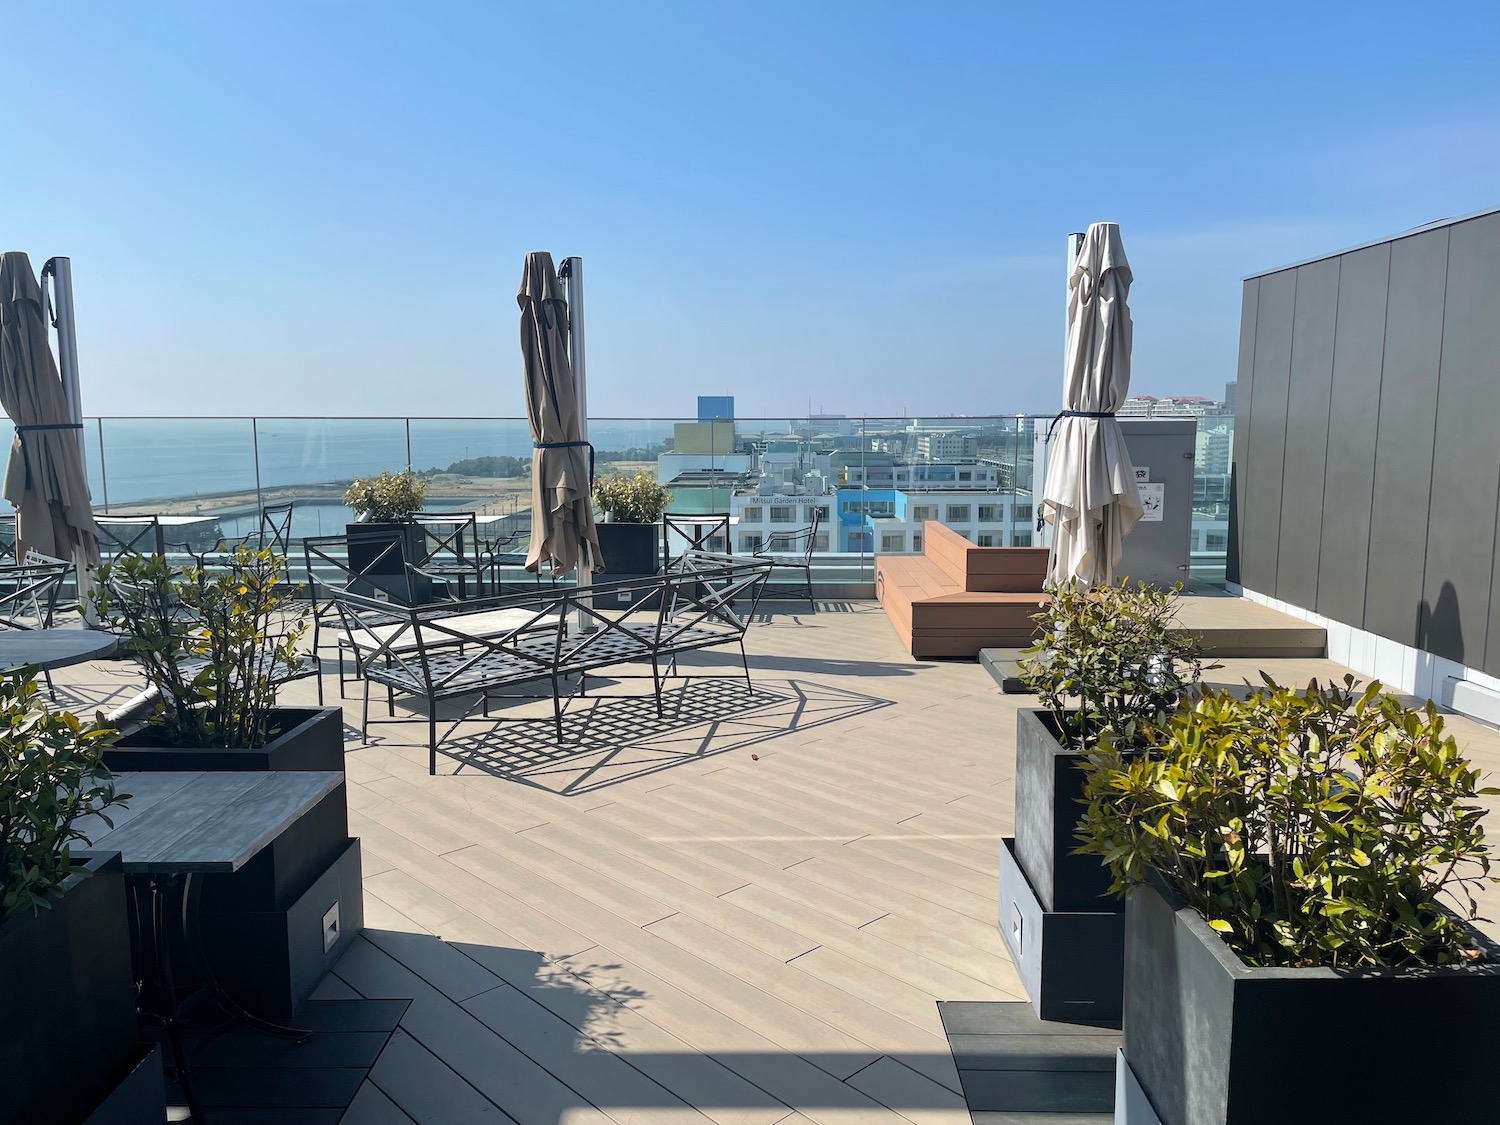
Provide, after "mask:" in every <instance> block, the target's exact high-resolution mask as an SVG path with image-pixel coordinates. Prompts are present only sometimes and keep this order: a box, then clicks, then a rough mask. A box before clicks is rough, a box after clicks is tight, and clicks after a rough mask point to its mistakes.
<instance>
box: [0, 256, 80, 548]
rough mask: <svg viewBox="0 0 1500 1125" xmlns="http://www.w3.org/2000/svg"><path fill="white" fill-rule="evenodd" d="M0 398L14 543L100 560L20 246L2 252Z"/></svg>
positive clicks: (63, 401) (72, 423) (72, 433)
mask: <svg viewBox="0 0 1500 1125" xmlns="http://www.w3.org/2000/svg"><path fill="white" fill-rule="evenodd" d="M0 406H3V407H4V408H5V413H6V414H8V415H9V416H10V419H11V421H12V422H14V423H15V424H16V437H15V441H14V442H13V443H12V445H11V450H10V464H9V466H8V467H7V469H6V472H5V485H4V492H5V498H6V499H7V500H9V501H10V502H11V504H12V505H13V506H14V507H15V509H16V513H17V521H16V539H17V542H18V549H19V546H20V544H24V545H25V546H26V547H29V548H32V549H34V550H37V551H40V552H41V553H42V554H44V555H51V556H52V557H53V558H58V559H72V558H75V557H81V558H83V559H84V560H85V561H86V562H87V563H95V562H98V560H99V533H98V528H97V527H96V526H95V524H94V513H93V505H92V503H91V500H90V497H89V486H88V477H87V476H86V475H85V473H84V466H83V453H82V449H81V443H80V442H79V440H78V437H77V432H76V431H77V430H78V429H79V425H78V422H77V420H76V419H73V418H72V417H70V413H69V410H68V405H67V397H66V395H65V394H64V392H63V385H62V379H61V378H60V377H59V376H58V373H57V365H56V364H55V363H54V362H53V360H52V349H51V347H50V346H49V345H48V343H47V322H46V319H45V316H44V314H43V312H42V290H41V286H40V285H38V284H37V279H36V274H35V273H33V272H32V269H31V261H30V259H29V258H27V256H26V255H25V254H22V253H20V252H19V251H11V252H9V253H7V254H4V255H0Z"/></svg>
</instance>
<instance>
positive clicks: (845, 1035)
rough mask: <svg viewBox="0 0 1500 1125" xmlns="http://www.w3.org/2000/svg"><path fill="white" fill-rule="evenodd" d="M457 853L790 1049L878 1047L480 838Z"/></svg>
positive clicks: (512, 892)
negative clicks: (530, 872)
mask: <svg viewBox="0 0 1500 1125" xmlns="http://www.w3.org/2000/svg"><path fill="white" fill-rule="evenodd" d="M453 860H454V862H455V863H458V864H460V865H461V866H462V867H463V868H464V869H465V870H468V871H470V872H471V873H473V874H475V875H477V876H478V877H479V878H481V879H483V880H485V881H486V882H490V883H492V884H493V885H494V886H495V887H496V889H498V890H501V891H503V892H504V893H506V894H508V895H509V896H511V897H513V898H515V899H518V900H521V901H529V902H531V903H532V905H533V906H535V907H536V908H538V909H541V910H545V911H546V912H547V913H549V914H551V915H552V916H553V917H556V918H558V919H559V920H560V921H562V922H563V923H564V924H570V925H576V926H579V927H580V928H583V929H587V930H588V931H589V932H590V933H591V934H592V935H594V936H596V937H597V938H598V939H599V940H600V941H601V942H602V943H607V944H609V945H610V946H611V947H613V948H616V949H621V950H623V951H624V952H626V953H627V954H629V955H630V956H631V957H632V958H633V959H634V960H636V961H637V962H639V963H641V964H643V965H645V966H647V967H648V968H650V969H651V970H652V971H653V972H657V973H660V974H661V975H662V976H665V977H668V978H670V979H673V980H676V981H678V982H679V983H680V984H681V985H682V986H683V987H684V988H685V989H687V990H689V991H696V992H697V993H698V994H699V995H701V996H708V997H713V998H714V999H715V1001H716V1002H717V1003H718V1004H720V1005H721V1006H722V1007H723V1009H724V1011H725V1012H726V1013H728V1014H729V1015H731V1016H732V1017H733V1018H734V1019H736V1020H739V1021H741V1022H743V1023H744V1024H745V1025H746V1026H747V1027H751V1028H753V1029H755V1030H757V1031H759V1032H761V1033H762V1034H764V1035H765V1036H766V1038H768V1039H771V1040H772V1041H773V1042H778V1043H780V1044H781V1045H782V1046H783V1047H784V1048H785V1049H787V1050H791V1051H796V1052H799V1053H803V1054H807V1053H810V1052H816V1051H819V1050H821V1051H824V1052H827V1051H838V1052H843V1053H845V1054H846V1056H847V1057H848V1058H849V1059H850V1061H851V1062H853V1061H858V1060H860V1059H862V1060H863V1061H862V1062H860V1063H859V1065H861V1066H862V1065H867V1064H868V1063H869V1062H872V1061H873V1060H874V1059H875V1058H876V1057H878V1055H879V1053H880V1052H879V1051H871V1050H870V1045H869V1044H867V1043H864V1042H863V1041H862V1040H861V1039H860V1038H858V1037H857V1036H856V1035H855V1034H851V1033H849V1032H845V1031H842V1030H840V1029H839V1028H837V1027H834V1026H833V1025H831V1024H828V1023H826V1022H824V1021H823V1020H820V1019H818V1018H817V1017H815V1016H813V1015H811V1014H810V1013H808V1012H806V1011H805V1010H803V1009H801V1008H798V1007H797V1006H796V1005H795V1004H791V1003H787V1002H784V1001H783V1000H781V999H780V998H778V997H773V996H769V995H768V994H766V993H765V992H764V991H763V990H762V989H759V988H757V987H754V986H753V985H751V984H749V983H747V982H746V981H745V979H744V977H743V975H742V973H741V971H740V969H741V967H740V966H739V965H734V964H727V965H725V964H722V963H721V962H719V961H717V960H714V959H713V957H712V954H711V951H708V950H705V951H702V952H703V953H708V954H709V955H708V956H703V955H701V954H700V953H698V952H694V951H692V950H686V949H682V948H680V947H674V946H673V945H672V943H670V942H668V941H666V940H665V939H664V938H663V937H662V936H661V935H660V934H656V933H652V932H650V931H649V930H645V929H642V928H640V927H637V926H632V925H631V924H630V923H628V922H625V921H624V920H623V919H620V918H619V917H617V916H615V915H613V914H610V913H609V912H608V911H606V910H603V909H601V908H600V907H598V906H597V905H596V904H594V903H591V902H589V901H588V900H587V899H584V898H583V897H582V896H580V895H577V894H575V893H574V892H572V891H570V890H566V889H563V888H560V887H557V886H552V885H543V886H537V885H536V882H537V881H533V880H530V879H527V878H525V877H524V876H518V870H519V869H516V868H515V867H514V865H512V864H509V863H507V862H506V861H505V860H503V859H502V858H501V857H499V856H496V855H495V854H494V853H492V852H489V851H487V850H486V849H484V848H481V847H479V846H478V845H476V846H475V847H472V848H466V849H465V850H463V851H461V852H456V853H454V856H453ZM855 1069H857V1067H856V1068H855ZM840 1077H845V1076H843V1075H841V1076H840Z"/></svg>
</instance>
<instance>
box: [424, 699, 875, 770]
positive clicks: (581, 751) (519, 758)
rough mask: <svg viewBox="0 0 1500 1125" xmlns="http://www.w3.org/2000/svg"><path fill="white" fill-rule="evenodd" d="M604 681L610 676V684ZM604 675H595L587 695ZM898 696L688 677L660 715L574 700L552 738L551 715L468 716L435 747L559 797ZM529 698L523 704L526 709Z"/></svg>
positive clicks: (644, 708)
mask: <svg viewBox="0 0 1500 1125" xmlns="http://www.w3.org/2000/svg"><path fill="white" fill-rule="evenodd" d="M605 682H606V683H607V682H608V681H605ZM598 687H599V681H596V680H595V679H594V678H593V677H590V689H591V691H597V690H598ZM892 705H893V701H891V700H889V699H881V698H879V697H878V696H873V695H865V694H863V693H861V692H855V691H850V690H848V689H846V688H840V687H834V686H831V685H828V684H820V683H811V682H808V681H805V680H794V679H787V680H770V681H762V682H761V684H760V685H759V686H757V687H756V688H755V689H754V691H753V692H752V691H751V690H750V689H749V688H747V687H746V685H745V683H744V681H743V680H740V679H727V678H721V677H717V676H714V677H709V676H686V677H682V678H680V679H676V680H669V681H668V682H667V683H666V684H664V685H663V688H662V711H663V713H662V716H661V717H658V716H657V713H656V702H655V699H654V697H653V696H651V695H603V696H600V695H588V696H581V697H574V698H573V699H572V700H571V701H570V702H569V707H568V713H566V714H565V715H564V717H563V736H564V739H565V741H564V743H563V744H562V745H558V744H557V743H556V742H555V741H554V734H553V727H552V722H551V718H550V707H549V708H548V711H549V714H548V715H547V717H545V718H543V717H542V716H541V715H540V714H539V713H538V712H537V711H536V709H535V708H534V707H533V716H534V717H532V716H506V715H500V716H492V717H491V718H490V719H488V720H485V719H478V718H471V719H467V720H465V721H464V723H463V725H464V726H465V727H473V726H475V725H482V728H483V729H480V730H476V731H474V732H473V733H467V732H464V731H460V730H457V729H451V730H450V732H449V734H448V736H447V738H446V739H445V740H444V741H442V742H441V743H440V744H439V746H438V753H439V754H440V755H443V756H445V757H447V758H449V759H451V760H453V761H455V762H457V763H458V771H457V772H459V773H462V772H464V771H465V770H477V771H479V772H482V773H487V774H490V775H491V776H493V777H500V778H504V779H506V780H507V781H514V782H518V783H520V784H523V785H530V786H532V787H534V788H538V789H545V790H547V791H548V792H552V793H556V794H558V795H559V796H581V795H583V794H587V793H594V792H598V791H599V790H601V789H606V788H608V787H610V786H612V785H621V784H624V783H625V782H630V781H639V780H640V779H642V778H645V777H650V776H652V775H654V774H658V773H661V772H662V771H663V770H668V769H672V768H674V767H677V766H682V765H688V764H690V763H693V762H701V761H704V760H706V759H708V758H712V757H715V756H717V755H719V754H724V753H728V752H729V751H731V750H743V749H746V748H747V747H751V746H757V745H760V744H762V743H765V742H770V741H772V740H774V739H778V738H785V737H787V736H788V735H792V734H798V733H801V732H804V731H808V730H812V729H815V728H817V727H822V726H826V725H828V724H830V723H836V722H843V721H846V720H849V719H853V718H856V717H858V716H860V715H866V714H869V713H870V712H871V711H876V710H879V709H881V708H884V707H890V706H892ZM525 707H526V705H525V704H523V705H522V707H521V708H519V709H525Z"/></svg>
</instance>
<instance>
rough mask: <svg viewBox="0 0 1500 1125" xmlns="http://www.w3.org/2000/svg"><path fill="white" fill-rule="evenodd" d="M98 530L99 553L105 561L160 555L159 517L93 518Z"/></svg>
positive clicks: (160, 534)
mask: <svg viewBox="0 0 1500 1125" xmlns="http://www.w3.org/2000/svg"><path fill="white" fill-rule="evenodd" d="M94 524H95V526H97V527H98V529H99V553H100V555H101V556H103V557H105V558H113V559H117V558H119V557H120V556H122V555H159V554H161V553H162V550H163V548H164V544H163V542H162V531H161V519H160V517H158V516H154V515H150V516H95V517H94Z"/></svg>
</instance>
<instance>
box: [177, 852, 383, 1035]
mask: <svg viewBox="0 0 1500 1125" xmlns="http://www.w3.org/2000/svg"><path fill="white" fill-rule="evenodd" d="M334 907H337V910H338V929H337V932H336V934H334V935H332V940H327V939H328V938H329V935H327V934H326V933H325V929H324V921H323V920H324V918H325V917H326V916H327V915H328V913H329V911H330V910H331V909H333V908H334ZM200 923H201V927H202V932H203V944H204V949H205V951H206V954H207V956H208V958H209V964H210V967H211V968H212V969H213V972H214V975H215V976H216V977H217V978H218V980H219V983H220V984H221V985H223V987H224V990H225V991H226V992H228V993H229V995H231V996H232V997H234V998H235V999H236V1000H238V1001H239V1002H240V1003H241V1004H243V1005H244V1006H245V1007H246V1008H247V1009H248V1010H250V1011H252V1012H254V1013H256V1014H257V1015H262V1016H270V1017H272V1018H278V1017H279V1018H287V1017H290V1016H292V1013H293V1012H294V1010H295V1009H296V1007H297V1006H298V1005H299V1004H300V1003H302V1001H304V1000H306V999H307V997H308V996H309V994H311V992H312V990H313V989H314V988H316V987H317V985H318V982H319V981H320V980H322V979H323V977H324V975H325V974H326V973H327V972H328V970H329V969H331V968H332V967H333V964H334V962H335V961H337V960H338V959H339V957H341V956H342V955H343V952H344V950H345V949H346V948H347V947H348V944H349V942H350V941H352V940H353V938H354V936H355V935H356V934H358V933H359V931H360V930H361V929H362V928H363V927H364V887H363V882H362V878H361V863H360V849H359V841H358V840H357V839H345V841H344V846H343V848H342V849H340V851H339V854H338V855H337V856H336V857H335V858H334V859H333V861H332V862H331V863H329V864H327V865H326V867H324V869H323V870H321V871H320V872H319V873H318V875H317V877H316V878H314V879H312V880H311V881H310V882H309V884H308V885H307V886H306V887H305V888H303V889H302V890H301V892H300V893H299V894H297V896H296V897H295V898H293V899H292V900H290V901H288V902H284V903H280V904H277V905H274V906H268V907H267V908H265V909H253V908H251V909H242V908H236V909H222V904H221V903H214V902H212V901H210V897H209V895H208V894H207V893H205V896H204V905H203V910H202V914H201V916H200Z"/></svg>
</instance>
